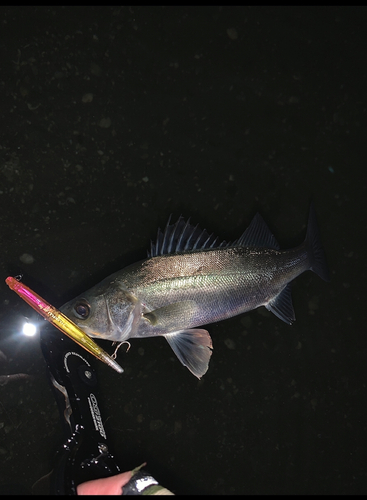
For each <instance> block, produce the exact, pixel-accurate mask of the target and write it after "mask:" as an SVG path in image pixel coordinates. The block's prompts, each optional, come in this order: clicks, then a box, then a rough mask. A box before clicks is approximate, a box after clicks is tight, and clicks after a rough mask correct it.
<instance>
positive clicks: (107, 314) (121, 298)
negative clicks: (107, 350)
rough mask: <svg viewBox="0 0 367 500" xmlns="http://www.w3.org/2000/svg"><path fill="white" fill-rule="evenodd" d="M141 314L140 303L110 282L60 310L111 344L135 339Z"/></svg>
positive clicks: (103, 282)
mask: <svg viewBox="0 0 367 500" xmlns="http://www.w3.org/2000/svg"><path fill="white" fill-rule="evenodd" d="M141 310H142V305H141V303H140V301H139V300H138V299H137V298H136V297H135V296H134V295H133V294H132V293H131V292H129V291H128V290H126V289H125V288H124V287H123V285H121V284H120V283H119V282H117V281H113V280H112V281H111V280H110V279H108V278H107V279H106V280H103V281H102V282H101V283H100V284H98V285H96V286H94V287H93V288H91V289H90V290H88V291H87V292H85V293H83V294H81V295H79V296H78V297H75V298H74V299H72V300H70V301H69V302H67V303H66V304H64V305H63V306H62V307H61V308H60V311H61V312H62V313H63V314H65V316H67V317H68V318H69V319H70V320H71V321H73V322H74V323H75V324H76V325H77V326H79V328H81V329H82V330H83V331H84V332H85V333H86V334H87V335H89V336H90V337H95V338H101V339H106V340H111V341H123V340H127V339H128V338H130V337H132V336H134V333H135V332H136V330H137V328H138V325H139V321H140V319H141Z"/></svg>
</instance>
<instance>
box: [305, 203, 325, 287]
mask: <svg viewBox="0 0 367 500" xmlns="http://www.w3.org/2000/svg"><path fill="white" fill-rule="evenodd" d="M305 245H306V248H307V252H308V258H309V262H310V267H309V269H310V270H311V271H313V272H314V273H316V274H318V275H319V276H320V278H322V279H323V280H325V281H330V276H329V270H328V266H327V263H326V256H325V252H324V249H323V247H322V245H321V240H320V233H319V228H318V225H317V220H316V212H315V208H314V206H313V203H311V206H310V213H309V216H308V226H307V235H306V240H305Z"/></svg>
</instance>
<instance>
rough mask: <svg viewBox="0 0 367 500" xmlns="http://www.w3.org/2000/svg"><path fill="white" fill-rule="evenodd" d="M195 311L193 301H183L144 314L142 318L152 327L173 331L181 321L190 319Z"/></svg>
mask: <svg viewBox="0 0 367 500" xmlns="http://www.w3.org/2000/svg"><path fill="white" fill-rule="evenodd" d="M195 310H196V302H195V301H194V300H183V301H181V302H174V303H173V304H169V305H168V306H163V307H159V308H158V309H154V310H153V311H150V312H148V313H145V314H143V318H144V319H146V320H147V321H149V323H150V324H151V325H152V326H160V327H163V328H165V329H166V330H173V329H175V328H177V325H179V324H180V323H181V322H182V321H183V320H186V321H187V320H188V319H190V317H191V316H192V314H193V313H194V311H195Z"/></svg>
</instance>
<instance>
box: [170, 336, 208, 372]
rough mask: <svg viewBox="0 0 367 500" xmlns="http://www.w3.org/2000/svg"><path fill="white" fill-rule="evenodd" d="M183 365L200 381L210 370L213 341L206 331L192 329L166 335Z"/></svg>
mask: <svg viewBox="0 0 367 500" xmlns="http://www.w3.org/2000/svg"><path fill="white" fill-rule="evenodd" d="M164 337H166V339H167V342H168V343H169V345H170V346H171V347H172V349H173V352H174V353H175V354H176V356H177V357H178V359H179V360H180V361H181V363H182V364H183V365H184V366H186V367H187V368H188V369H189V370H190V372H191V373H192V374H193V375H195V377H197V378H198V379H200V378H201V377H202V376H203V375H204V374H205V373H206V371H207V370H208V365H209V361H210V356H211V355H212V349H213V344H212V339H211V337H210V335H209V333H208V332H207V331H206V330H202V329H197V328H194V329H190V330H179V331H177V332H172V333H167V334H165V335H164Z"/></svg>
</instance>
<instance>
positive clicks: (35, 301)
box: [5, 276, 124, 373]
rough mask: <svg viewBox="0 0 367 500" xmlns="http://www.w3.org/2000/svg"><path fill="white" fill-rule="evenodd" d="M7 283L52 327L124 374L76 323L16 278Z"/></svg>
mask: <svg viewBox="0 0 367 500" xmlns="http://www.w3.org/2000/svg"><path fill="white" fill-rule="evenodd" d="M5 283H6V284H7V285H8V286H9V288H10V289H11V290H13V291H14V292H15V293H17V294H18V295H19V297H21V298H22V299H23V300H24V301H25V302H27V304H29V305H30V306H31V307H32V308H33V309H34V310H35V311H37V312H38V313H39V314H40V315H41V316H43V317H44V318H45V319H46V320H47V321H49V322H50V323H51V324H52V325H54V326H55V327H56V328H58V329H59V330H60V331H61V332H62V333H64V334H65V335H67V336H68V337H70V338H71V339H72V340H74V341H75V342H76V343H77V344H79V345H80V346H81V347H83V348H84V349H85V350H86V351H88V352H90V353H91V354H93V356H95V357H96V358H98V359H100V360H101V361H103V362H104V363H106V364H107V365H108V366H110V367H111V368H113V369H114V370H116V371H117V372H118V373H122V372H123V371H124V370H123V369H122V368H121V366H120V365H119V364H118V363H116V361H115V360H114V359H112V358H111V356H110V355H109V354H107V353H106V351H104V350H103V349H102V348H101V347H99V345H97V344H96V343H95V342H94V341H93V340H92V339H91V338H90V337H88V335H87V334H86V333H84V332H83V330H81V329H80V328H79V327H78V326H77V325H76V324H75V323H73V322H72V321H70V319H69V318H68V317H67V316H65V314H63V313H62V312H60V311H59V310H57V309H56V307H54V306H52V305H51V304H49V303H48V302H46V300H44V299H43V298H42V297H40V296H39V295H38V294H37V293H35V292H33V290H31V289H30V288H28V287H27V286H26V285H23V283H20V281H19V280H17V279H16V278H12V277H11V276H9V277H8V278H6V280H5Z"/></svg>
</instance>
